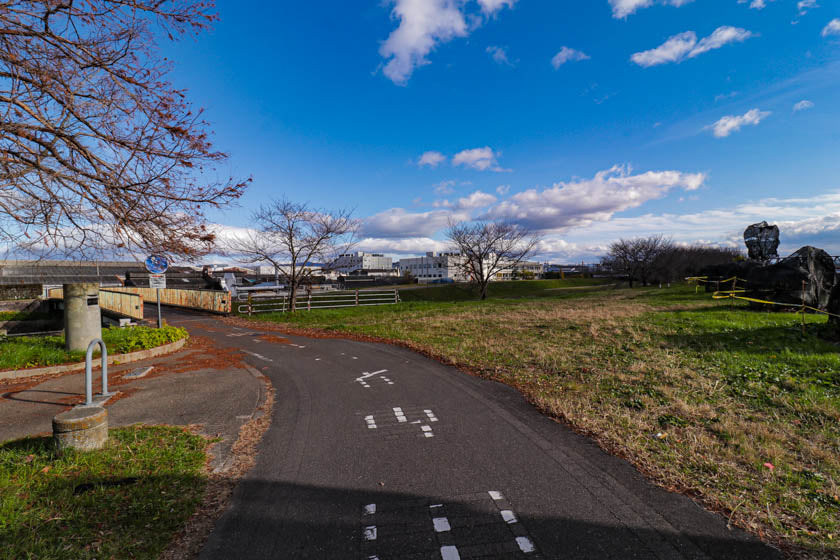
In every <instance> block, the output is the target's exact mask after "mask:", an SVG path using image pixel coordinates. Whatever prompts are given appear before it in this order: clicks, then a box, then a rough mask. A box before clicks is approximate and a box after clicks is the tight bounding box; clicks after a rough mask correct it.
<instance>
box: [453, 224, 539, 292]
mask: <svg viewBox="0 0 840 560" xmlns="http://www.w3.org/2000/svg"><path fill="white" fill-rule="evenodd" d="M446 236H447V238H448V239H449V242H450V243H451V244H452V245H453V248H454V250H456V251H457V252H458V253H460V255H461V259H462V260H461V269H462V272H463V274H464V276H466V278H468V279H469V281H470V283H472V284H473V285H475V286H476V287H477V288H478V291H479V293H480V295H481V299H486V298H487V287H488V285H489V283H490V281H491V280H492V279H493V278H494V277H495V276H496V274H498V273H499V272H501V271H502V270H505V269H509V268H510V269H515V268H516V266H517V265H518V264H519V263H521V262H522V261H524V260H525V259H527V258H528V257H530V256H532V255H533V254H534V253H535V251H536V248H537V244H538V243H539V241H540V236H539V235H537V234H536V233H534V232H532V231H529V230H527V229H525V228H523V227H521V226H518V225H516V224H511V223H506V222H473V223H467V222H462V223H460V224H451V225H450V226H449V229H448V230H447V232H446Z"/></svg>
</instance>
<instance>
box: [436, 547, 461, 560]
mask: <svg viewBox="0 0 840 560" xmlns="http://www.w3.org/2000/svg"><path fill="white" fill-rule="evenodd" d="M440 557H441V558H442V559H443V560H461V555H460V554H458V547H457V546H452V545H448V546H442V547H440Z"/></svg>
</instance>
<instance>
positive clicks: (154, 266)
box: [146, 255, 169, 274]
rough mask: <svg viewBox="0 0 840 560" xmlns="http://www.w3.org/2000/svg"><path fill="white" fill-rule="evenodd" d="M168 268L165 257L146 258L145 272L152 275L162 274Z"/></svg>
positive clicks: (151, 256)
mask: <svg viewBox="0 0 840 560" xmlns="http://www.w3.org/2000/svg"><path fill="white" fill-rule="evenodd" d="M167 268H169V261H168V260H166V257H162V256H160V255H150V256H148V257H146V270H148V271H149V272H151V273H152V274H163V273H164V272H166V269H167Z"/></svg>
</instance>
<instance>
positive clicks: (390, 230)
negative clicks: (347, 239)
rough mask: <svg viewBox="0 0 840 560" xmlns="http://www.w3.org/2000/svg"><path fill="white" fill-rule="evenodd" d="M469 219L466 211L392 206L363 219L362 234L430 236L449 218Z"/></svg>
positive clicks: (442, 226)
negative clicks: (413, 210) (456, 211)
mask: <svg viewBox="0 0 840 560" xmlns="http://www.w3.org/2000/svg"><path fill="white" fill-rule="evenodd" d="M450 219H451V220H454V221H460V220H466V219H469V215H468V214H465V213H453V212H450V211H448V210H433V211H431V212H417V213H412V212H408V211H406V209H405V208H391V209H389V210H385V211H384V212H380V213H378V214H374V215H373V216H370V217H368V218H365V219H364V220H363V221H362V235H365V236H368V237H385V238H391V237H430V236H431V235H433V234H434V233H435V232H437V231H439V230H441V229H443V228H445V227H446V226H447V225H448V224H449V220H450Z"/></svg>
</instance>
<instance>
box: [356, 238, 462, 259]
mask: <svg viewBox="0 0 840 560" xmlns="http://www.w3.org/2000/svg"><path fill="white" fill-rule="evenodd" d="M357 247H358V250H359V251H369V252H371V253H387V254H391V255H422V254H424V253H425V252H426V251H446V250H447V249H448V248H449V246H448V245H447V244H446V243H445V242H443V241H437V240H435V239H432V238H430V237H405V238H402V239H392V238H378V237H366V238H364V239H362V240H361V241H359V243H358V245H357Z"/></svg>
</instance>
